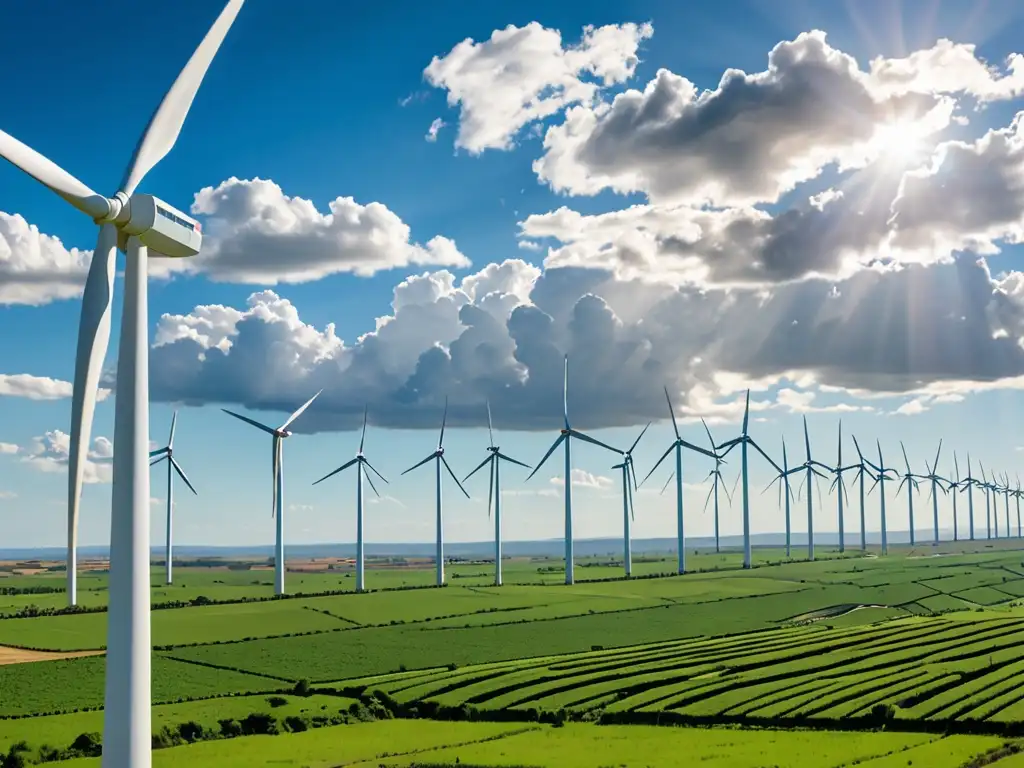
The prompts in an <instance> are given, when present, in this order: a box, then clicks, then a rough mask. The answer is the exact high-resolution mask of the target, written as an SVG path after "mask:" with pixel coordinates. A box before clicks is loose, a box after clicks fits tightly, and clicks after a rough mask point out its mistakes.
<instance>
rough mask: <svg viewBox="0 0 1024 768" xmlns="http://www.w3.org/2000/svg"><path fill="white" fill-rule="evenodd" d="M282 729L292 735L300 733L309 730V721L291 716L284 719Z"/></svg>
mask: <svg viewBox="0 0 1024 768" xmlns="http://www.w3.org/2000/svg"><path fill="white" fill-rule="evenodd" d="M284 727H285V728H286V729H287V730H289V731H291V732H292V733H302V732H303V731H308V730H309V721H308V720H307V719H306V718H304V717H297V716H296V715H291V716H290V717H286V718H285V719H284Z"/></svg>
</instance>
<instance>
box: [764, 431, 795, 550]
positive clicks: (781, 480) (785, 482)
mask: <svg viewBox="0 0 1024 768" xmlns="http://www.w3.org/2000/svg"><path fill="white" fill-rule="evenodd" d="M800 470H801V467H793V468H792V469H790V468H789V459H788V458H787V457H786V438H782V469H781V470H780V471H779V474H777V475H776V476H775V479H774V480H772V481H771V482H770V483H768V485H767V486H765V489H764V491H761V493H764V492H765V491H767V490H768V489H769V488H771V487H772V486H773V485H775V483H778V484H779V504H780V505H781V504H782V497H783V496H785V497H786V558H787V559H788V558H789V557H790V555H791V551H790V533H791V531H792V526H791V525H790V522H789V502H790V499H792V500H793V501H796V497H795V496H793V491H792V489H791V488H790V487H789V476H790V475H792V474H795V473H797V472H799V471H800Z"/></svg>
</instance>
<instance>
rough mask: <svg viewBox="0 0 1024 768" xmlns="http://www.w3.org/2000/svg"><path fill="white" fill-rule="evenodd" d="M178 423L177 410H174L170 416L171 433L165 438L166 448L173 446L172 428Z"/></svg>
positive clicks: (169, 448)
mask: <svg viewBox="0 0 1024 768" xmlns="http://www.w3.org/2000/svg"><path fill="white" fill-rule="evenodd" d="M177 424H178V412H177V411H175V412H174V415H173V416H171V435H170V437H168V438H167V450H171V449H172V448H174V428H175V427H176V426H177Z"/></svg>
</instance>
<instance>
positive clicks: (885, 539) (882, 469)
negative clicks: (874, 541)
mask: <svg viewBox="0 0 1024 768" xmlns="http://www.w3.org/2000/svg"><path fill="white" fill-rule="evenodd" d="M875 445H877V446H878V463H877V464H874V463H872V462H871V461H868V462H867V463H868V464H870V465H871V468H872V469H873V470H874V471H875V482H874V483H872V485H871V488H870V490H868V493H871V491H873V490H875V486H876V485H877V486H878V496H879V498H880V499H881V502H880V503H881V514H882V554H883V555H887V554H889V533H888V529H887V528H886V524H885V481H886V480H893V481H895V480H896V478H897V477H899V475H897V474H896V470H895V469H894V468H893V467H887V466H885V462H884V460H883V459H882V443H881V441H879V440H875ZM889 472H892V473H893V477H892V478H889V477H886V475H887V474H888V473H889Z"/></svg>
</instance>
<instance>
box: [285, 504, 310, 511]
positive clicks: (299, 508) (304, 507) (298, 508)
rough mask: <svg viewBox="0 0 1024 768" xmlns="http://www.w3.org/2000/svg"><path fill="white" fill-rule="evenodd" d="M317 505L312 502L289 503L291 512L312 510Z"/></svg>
mask: <svg viewBox="0 0 1024 768" xmlns="http://www.w3.org/2000/svg"><path fill="white" fill-rule="evenodd" d="M314 509H315V507H314V506H313V505H312V504H289V505H288V511H289V512H312V511H313V510H314Z"/></svg>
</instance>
